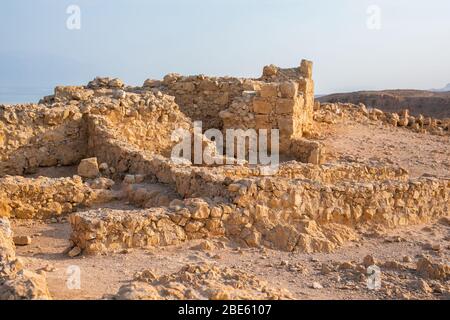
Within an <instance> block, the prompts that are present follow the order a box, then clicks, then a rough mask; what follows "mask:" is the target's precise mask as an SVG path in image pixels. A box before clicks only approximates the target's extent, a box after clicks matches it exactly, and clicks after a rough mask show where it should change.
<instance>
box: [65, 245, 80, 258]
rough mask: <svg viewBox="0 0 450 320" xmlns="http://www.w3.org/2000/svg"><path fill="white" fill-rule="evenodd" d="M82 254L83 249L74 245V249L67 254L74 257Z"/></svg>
mask: <svg viewBox="0 0 450 320" xmlns="http://www.w3.org/2000/svg"><path fill="white" fill-rule="evenodd" d="M80 254H81V249H80V248H79V247H74V248H73V249H72V250H70V251H69V252H68V253H67V255H68V256H69V257H71V258H74V257H76V256H79V255H80Z"/></svg>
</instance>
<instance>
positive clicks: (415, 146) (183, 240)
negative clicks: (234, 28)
mask: <svg viewBox="0 0 450 320" xmlns="http://www.w3.org/2000/svg"><path fill="white" fill-rule="evenodd" d="M194 121H202V122H203V131H201V132H197V131H196V130H195V125H194ZM449 126H450V121H449V119H445V118H440V117H438V116H430V115H426V114H424V115H420V114H415V113H413V112H410V111H409V110H406V109H404V108H401V106H399V108H397V109H396V110H395V111H385V110H383V109H380V108H371V107H367V106H366V105H364V104H361V103H358V104H352V103H348V102H346V103H322V104H321V103H320V102H318V101H315V100H314V81H313V79H312V63H311V62H309V61H306V60H303V61H302V62H301V63H300V65H299V66H298V67H295V68H290V69H282V68H278V67H276V66H274V65H270V66H266V67H264V70H263V75H262V76H261V77H260V78H258V79H240V78H231V77H222V78H212V77H207V76H203V75H199V76H182V75H178V74H169V75H167V76H166V77H164V79H163V80H152V79H149V80H146V81H145V83H144V84H143V86H142V87H130V86H126V85H125V84H124V83H122V81H120V80H119V79H110V78H96V79H94V80H93V81H91V82H90V83H89V84H87V85H86V86H78V87H57V88H55V94H54V95H52V96H48V97H44V98H43V99H42V100H41V101H40V102H39V104H29V105H14V106H12V105H0V150H1V151H0V299H117V300H119V299H219V300H223V299H258V300H260V299H263V300H266V299H269V300H270V299H449V298H450V282H449V281H450V265H449V250H450V232H449V231H450V221H449V219H450V150H449V148H448V146H449V145H450V133H449ZM177 129H184V131H185V132H187V136H188V137H190V138H192V139H193V140H195V138H198V140H197V141H199V143H200V145H201V146H202V147H203V150H205V151H206V153H205V154H207V157H208V159H209V160H213V161H211V162H208V163H207V162H204V163H200V164H199V163H196V160H195V156H192V155H188V154H184V153H183V155H182V158H181V159H180V158H173V157H172V156H171V155H172V151H173V148H174V146H175V145H176V143H177V142H178V140H177V138H178V137H175V139H174V137H173V135H172V133H173V132H174V130H177ZM207 129H217V131H219V132H221V131H222V132H223V131H225V130H227V129H241V130H249V129H258V130H261V129H265V130H270V129H278V130H279V138H280V146H279V153H280V159H281V163H280V165H279V166H278V167H276V168H275V170H274V168H272V167H270V168H269V167H267V166H264V165H261V164H257V165H255V164H251V163H249V162H239V161H238V159H236V158H235V156H236V154H230V155H228V154H227V156H226V157H225V156H223V155H222V154H221V152H220V151H221V150H220V149H219V148H217V140H215V139H214V140H213V139H211V137H210V136H208V135H207V131H206V130H207ZM242 132H243V131H242ZM233 151H234V150H233ZM246 151H247V152H249V149H247V150H246ZM180 160H182V161H180ZM225 160H227V161H226V164H225ZM268 169H270V170H268Z"/></svg>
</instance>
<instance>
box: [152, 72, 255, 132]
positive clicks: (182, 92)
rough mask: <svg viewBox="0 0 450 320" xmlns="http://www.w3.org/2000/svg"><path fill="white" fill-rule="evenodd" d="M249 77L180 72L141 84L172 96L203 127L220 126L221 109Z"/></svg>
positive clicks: (245, 84)
mask: <svg viewBox="0 0 450 320" xmlns="http://www.w3.org/2000/svg"><path fill="white" fill-rule="evenodd" d="M247 82H251V81H250V80H245V79H238V78H231V77H217V78H216V77H206V76H204V75H199V76H188V77H185V76H181V75H178V74H169V75H167V76H165V77H164V80H163V81H162V82H159V81H156V82H152V81H146V83H145V84H144V87H146V88H152V87H156V86H158V89H160V90H161V91H163V92H164V93H167V94H169V95H171V96H174V97H175V101H176V103H177V104H178V105H179V106H180V109H181V111H182V112H183V113H184V114H186V115H187V116H188V117H189V118H191V119H192V121H197V120H200V121H202V122H203V129H204V130H207V129H211V128H215V129H219V130H220V129H222V127H223V123H222V119H220V118H219V117H218V114H219V112H220V111H222V110H224V109H226V108H228V106H229V105H230V104H231V102H232V101H233V100H234V99H235V98H236V97H240V96H241V95H242V92H243V91H244V90H245V88H246V87H248V86H249V84H247Z"/></svg>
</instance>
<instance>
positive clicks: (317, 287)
mask: <svg viewBox="0 0 450 320" xmlns="http://www.w3.org/2000/svg"><path fill="white" fill-rule="evenodd" d="M311 288H313V289H316V290H320V289H323V286H322V285H321V284H320V283H318V282H313V284H312V285H311Z"/></svg>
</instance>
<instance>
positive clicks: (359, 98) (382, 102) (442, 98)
mask: <svg viewBox="0 0 450 320" xmlns="http://www.w3.org/2000/svg"><path fill="white" fill-rule="evenodd" d="M318 100H319V101H321V102H344V103H354V104H358V103H363V104H365V105H366V106H367V107H371V108H378V109H381V110H383V111H387V112H397V111H399V110H401V109H409V111H410V112H411V114H413V115H415V116H418V115H419V114H422V115H424V116H430V117H435V118H441V119H444V118H450V92H449V91H423V90H383V91H360V92H349V93H336V94H331V95H326V96H322V97H320V98H319V99H318Z"/></svg>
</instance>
